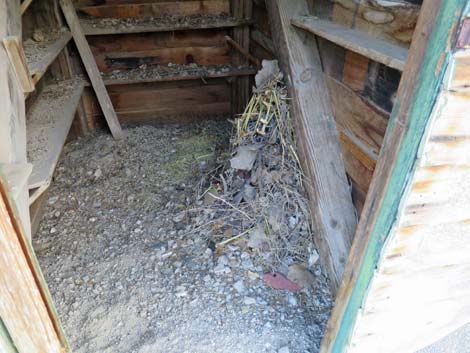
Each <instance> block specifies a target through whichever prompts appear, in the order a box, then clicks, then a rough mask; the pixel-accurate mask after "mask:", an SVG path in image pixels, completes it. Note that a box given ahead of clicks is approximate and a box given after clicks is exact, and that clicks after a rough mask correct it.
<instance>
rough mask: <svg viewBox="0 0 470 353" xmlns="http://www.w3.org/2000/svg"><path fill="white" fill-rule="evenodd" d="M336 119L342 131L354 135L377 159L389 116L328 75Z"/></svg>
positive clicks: (327, 80) (368, 152) (327, 79)
mask: <svg viewBox="0 0 470 353" xmlns="http://www.w3.org/2000/svg"><path fill="white" fill-rule="evenodd" d="M326 82H327V85H328V88H329V91H330V97H331V101H332V106H333V111H334V113H335V119H336V122H337V124H338V129H339V130H340V131H343V130H344V131H347V132H349V133H350V134H352V135H354V136H355V137H356V138H357V139H358V141H359V142H360V144H361V145H362V146H363V147H362V146H361V147H362V148H363V149H364V150H365V151H366V152H367V154H369V155H371V156H372V157H373V158H375V159H377V158H378V155H379V153H380V149H381V148H382V143H383V138H384V136H385V131H386V130H387V126H388V116H387V115H386V114H385V113H384V112H382V111H380V110H378V109H376V108H375V107H374V106H372V105H371V104H370V103H369V102H367V101H366V100H365V99H363V98H361V97H360V96H358V95H356V93H354V92H353V91H352V90H351V89H349V88H348V87H346V86H345V85H343V84H341V83H340V82H338V81H336V80H335V79H333V78H329V77H328V76H327V77H326Z"/></svg>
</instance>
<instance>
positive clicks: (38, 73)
mask: <svg viewBox="0 0 470 353" xmlns="http://www.w3.org/2000/svg"><path fill="white" fill-rule="evenodd" d="M71 38H72V34H71V33H70V31H68V30H66V29H62V30H60V31H59V32H56V33H54V34H52V35H51V36H50V37H48V38H46V39H45V40H44V41H42V42H35V41H33V40H31V39H30V40H27V41H25V43H24V51H25V55H26V61H27V63H28V68H29V72H30V74H31V76H32V78H33V82H34V83H37V82H38V81H39V80H40V79H41V77H42V76H43V75H44V73H45V72H46V70H47V69H48V67H49V66H50V65H51V64H52V63H53V62H54V60H55V59H56V58H57V56H58V55H59V54H60V52H61V51H62V50H63V49H64V47H65V46H66V45H67V43H68V42H69V41H70V39H71Z"/></svg>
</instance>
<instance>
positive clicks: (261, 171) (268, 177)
mask: <svg viewBox="0 0 470 353" xmlns="http://www.w3.org/2000/svg"><path fill="white" fill-rule="evenodd" d="M303 178H304V176H303V173H302V169H301V167H300V163H299V157H298V155H297V145H296V139H295V134H294V129H293V124H292V119H291V115H290V107H289V100H288V95H287V89H286V86H285V84H284V82H283V76H282V74H281V72H280V71H279V68H278V65H277V61H264V62H263V69H262V70H261V71H260V72H259V73H258V75H257V76H256V87H255V88H254V93H253V95H252V97H251V100H250V101H249V103H248V105H247V106H246V109H245V111H244V112H243V114H241V116H240V117H238V118H237V119H236V121H235V122H234V132H233V134H232V139H231V155H230V158H227V159H226V161H225V162H224V163H222V164H221V165H220V166H219V167H218V168H216V169H215V170H214V171H212V172H211V174H210V175H209V176H208V177H205V178H204V179H203V180H202V182H201V188H200V193H199V200H200V201H199V204H200V207H198V209H197V210H195V211H197V212H201V211H202V212H203V213H204V214H206V215H207V216H208V217H200V224H199V225H198V229H199V230H201V228H204V229H205V230H206V231H205V232H202V233H204V234H207V236H208V241H209V242H213V244H214V247H215V248H217V249H219V250H221V251H224V248H225V247H230V246H236V247H242V248H243V250H246V251H249V252H250V253H252V254H253V255H254V258H255V259H257V260H258V263H259V265H261V266H263V267H264V268H265V269H267V270H274V269H278V270H279V269H281V270H282V268H286V267H288V266H290V265H292V264H294V263H303V264H305V265H307V264H308V265H309V267H310V266H313V264H315V262H316V261H317V259H318V253H317V251H316V250H315V248H314V245H313V241H312V240H313V232H312V227H311V224H310V214H309V210H308V206H307V200H306V199H305V197H304V196H303V195H302V184H303Z"/></svg>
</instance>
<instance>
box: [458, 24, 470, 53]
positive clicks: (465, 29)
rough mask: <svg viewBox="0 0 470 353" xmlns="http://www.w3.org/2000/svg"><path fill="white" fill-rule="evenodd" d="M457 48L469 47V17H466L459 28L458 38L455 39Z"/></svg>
mask: <svg viewBox="0 0 470 353" xmlns="http://www.w3.org/2000/svg"><path fill="white" fill-rule="evenodd" d="M457 48H458V49H464V48H470V18H466V19H465V20H464V21H463V24H462V29H461V30H460V34H459V38H458V39H457Z"/></svg>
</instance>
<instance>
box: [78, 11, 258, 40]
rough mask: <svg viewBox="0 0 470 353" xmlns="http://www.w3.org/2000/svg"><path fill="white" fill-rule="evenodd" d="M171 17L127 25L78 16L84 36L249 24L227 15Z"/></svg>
mask: <svg viewBox="0 0 470 353" xmlns="http://www.w3.org/2000/svg"><path fill="white" fill-rule="evenodd" d="M171 19H172V21H165V22H161V21H158V20H151V19H148V18H144V19H142V20H141V21H138V22H135V23H133V24H132V25H129V24H128V22H127V21H126V20H125V19H123V20H122V21H120V22H119V21H116V20H114V21H113V20H112V19H108V21H106V22H103V21H97V19H94V18H80V24H81V26H82V28H83V33H84V34H85V35H86V36H97V35H110V34H126V33H153V32H173V31H194V30H200V29H219V28H232V27H238V26H244V25H247V24H249V21H247V20H244V19H237V18H233V17H227V16H220V18H219V19H217V18H214V16H211V17H209V16H207V19H206V20H204V17H203V16H201V17H198V19H197V21H194V22H186V21H183V19H181V18H178V17H172V18H171Z"/></svg>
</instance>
